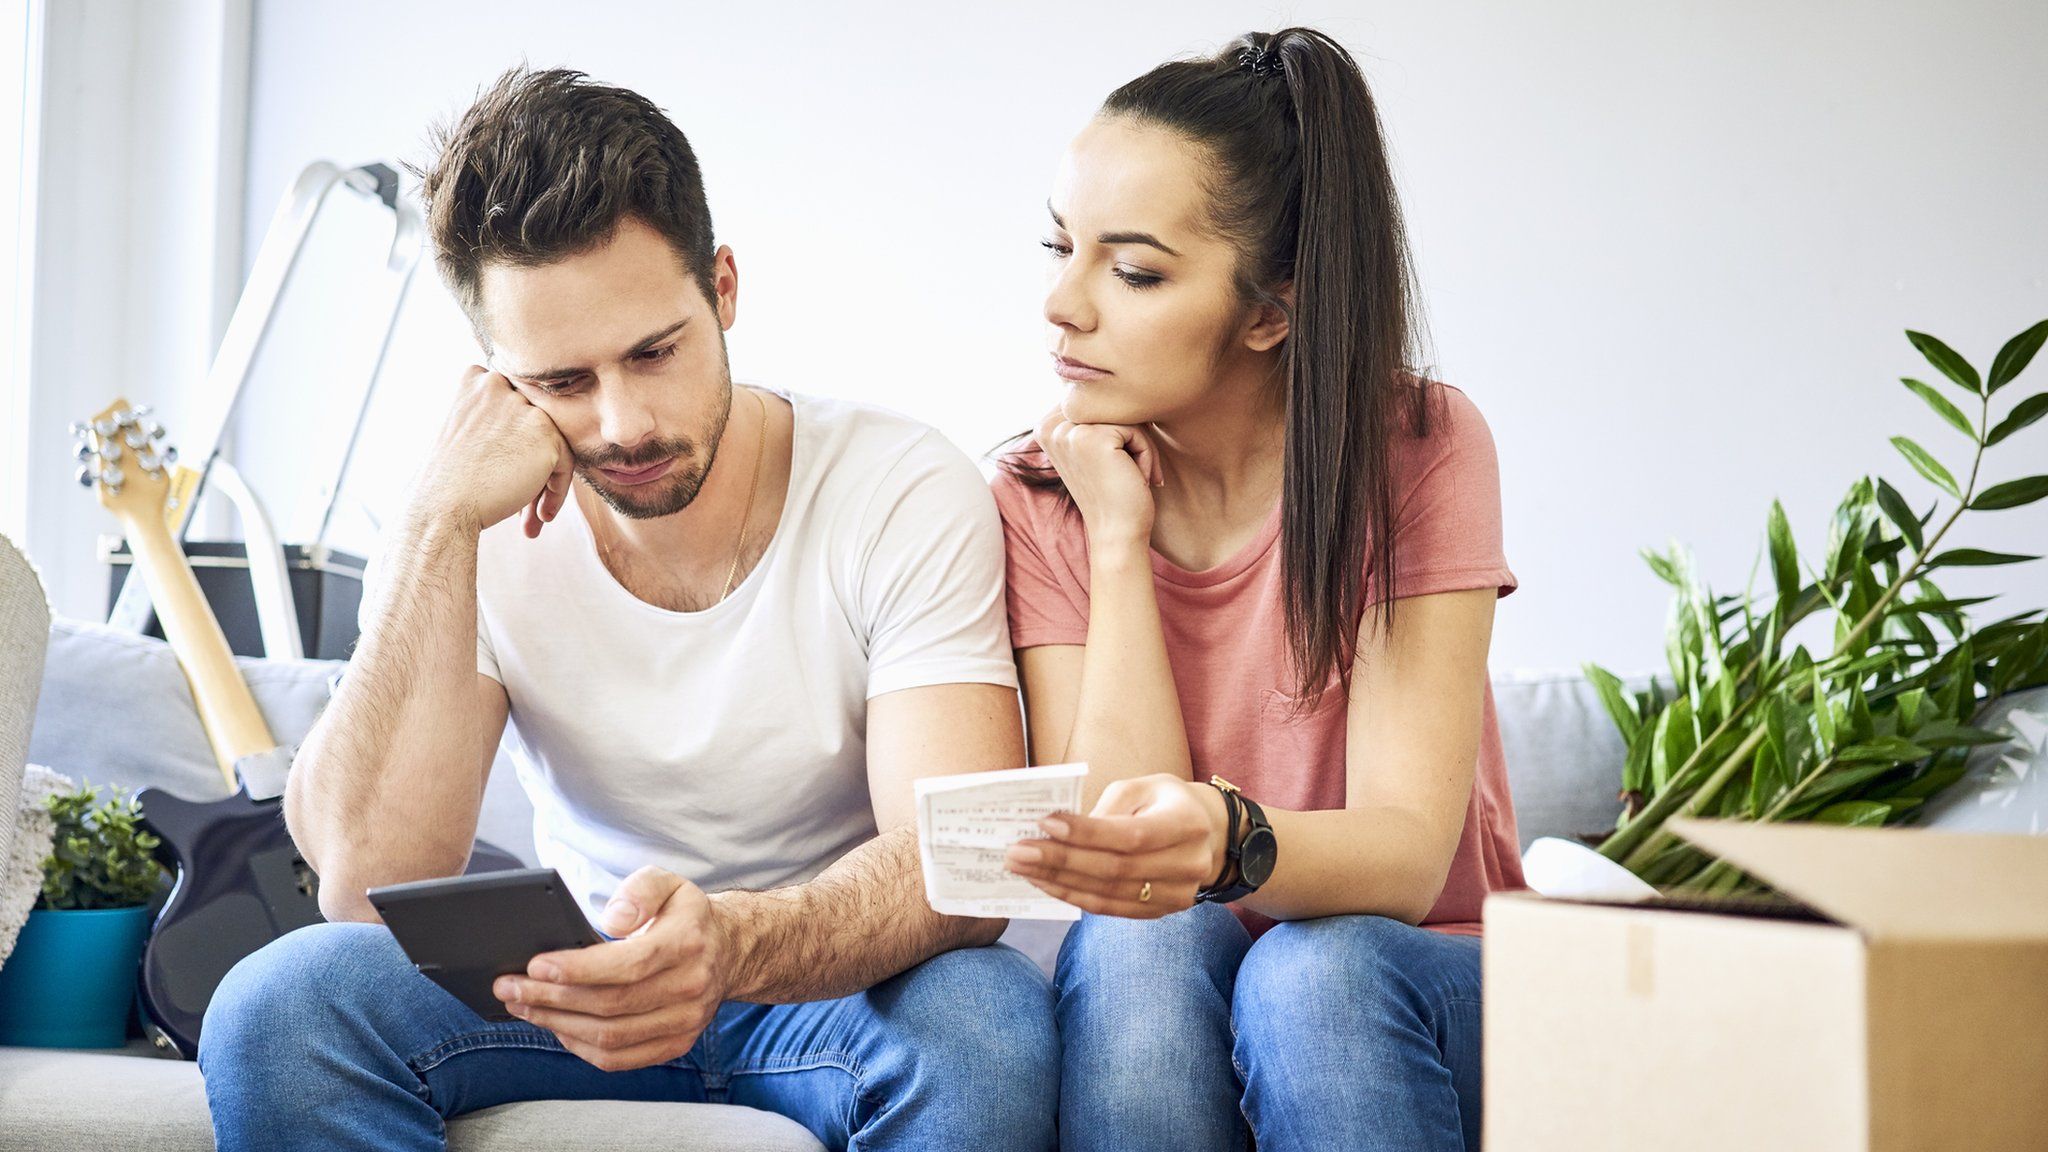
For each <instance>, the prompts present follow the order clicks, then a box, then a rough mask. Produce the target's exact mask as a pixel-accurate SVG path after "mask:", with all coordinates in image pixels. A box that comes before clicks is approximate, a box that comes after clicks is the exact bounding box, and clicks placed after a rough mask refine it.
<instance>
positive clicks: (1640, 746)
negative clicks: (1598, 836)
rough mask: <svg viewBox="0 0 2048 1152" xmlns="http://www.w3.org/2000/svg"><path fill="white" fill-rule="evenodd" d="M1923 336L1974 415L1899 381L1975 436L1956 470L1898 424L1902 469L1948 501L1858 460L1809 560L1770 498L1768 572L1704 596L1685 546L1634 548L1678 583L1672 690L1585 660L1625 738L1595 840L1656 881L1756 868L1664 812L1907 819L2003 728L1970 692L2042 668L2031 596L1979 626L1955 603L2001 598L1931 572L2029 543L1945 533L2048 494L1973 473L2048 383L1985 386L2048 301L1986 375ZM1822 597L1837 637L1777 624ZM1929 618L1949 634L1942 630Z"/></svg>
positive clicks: (2021, 362) (2047, 669) (1715, 881)
mask: <svg viewBox="0 0 2048 1152" xmlns="http://www.w3.org/2000/svg"><path fill="white" fill-rule="evenodd" d="M1906 337H1907V339H1908V340H1910V341H1911V342H1912V344H1913V346H1914V347H1915V348H1917V349H1918V350H1919V351H1920V353H1921V355H1923V356H1924V357H1926V359H1927V360H1928V362H1929V363H1930V364H1932V365H1933V366H1934V368H1935V369H1936V370H1937V371H1939V373H1940V374H1941V376H1942V377H1943V378H1944V379H1945V380H1946V382H1947V383H1948V384H1950V385H1953V386H1954V387H1955V389H1957V390H1959V391H1960V392H1962V393H1964V394H1966V395H1967V396H1968V397H1969V399H1970V400H1971V401H1974V402H1975V403H1974V408H1975V413H1974V415H1972V414H1970V413H1966V412H1965V411H1964V409H1963V408H1961V407H1958V406H1957V404H1956V403H1955V402H1954V401H1952V400H1951V399H1950V398H1949V397H1948V396H1947V395H1944V394H1943V392H1942V391H1941V390H1940V389H1937V388H1934V387H1932V386H1931V385H1928V384H1926V383H1924V382H1922V381H1920V380H1915V379H1910V378H1909V379H1905V380H1903V381H1902V383H1903V384H1904V385H1905V387H1906V388H1907V389H1908V390H1910V391H1911V392H1912V393H1913V394H1914V395H1916V396H1918V397H1920V399H1921V400H1923V401H1925V402H1926V404H1927V406H1928V407H1929V408H1930V409H1932V410H1933V411H1934V413H1935V414H1936V415H1938V416H1939V417H1940V418H1941V419H1942V420H1943V422H1945V423H1946V424H1948V425H1949V426H1951V427H1952V428H1954V429H1955V430H1956V431H1957V432H1959V433H1961V434H1962V435H1963V436H1965V437H1968V438H1969V440H1970V443H1971V445H1972V449H1973V451H1972V454H1971V456H1970V460H1969V468H1968V472H1967V477H1968V478H1967V479H1966V480H1964V481H1962V482H1961V483H1958V482H1957V480H1956V478H1955V476H1956V473H1954V472H1951V471H1950V470H1949V469H1948V468H1947V467H1945V466H1944V465H1943V464H1942V463H1941V461H1940V460H1939V459H1937V458H1936V456H1935V454H1934V453H1932V452H1929V451H1927V450H1926V449H1925V448H1922V447H1921V446H1920V445H1919V444H1918V443H1916V442H1915V441H1913V440H1911V439H1909V438H1907V437H1904V436H1894V437H1892V444H1893V446H1894V447H1896V448H1897V449H1898V451H1899V453H1900V455H1902V456H1903V457H1905V459H1906V462H1907V463H1908V464H1910V465H1911V466H1912V468H1913V470H1914V471H1915V472H1917V473H1919V474H1920V475H1921V476H1922V477H1924V478H1925V479H1926V480H1927V481H1928V482H1929V483H1930V484H1933V485H1934V486H1935V487H1936V488H1938V489H1940V490H1941V492H1943V493H1945V494H1946V495H1947V496H1948V497H1949V498H1951V499H1952V500H1953V501H1954V502H1955V507H1954V509H1953V510H1952V511H1951V512H1949V514H1948V516H1947V517H1946V519H1944V520H1942V521H1941V524H1940V526H1939V527H1937V528H1933V529H1932V530H1931V531H1930V525H1931V524H1932V523H1933V521H1934V518H1935V515H1936V514H1937V513H1938V512H1939V511H1940V510H1941V507H1942V501H1941V500H1940V499H1939V498H1937V499H1936V501H1935V503H1934V505H1933V506H1932V507H1930V508H1929V509H1928V511H1926V512H1924V513H1920V514H1915V513H1914V511H1913V509H1912V507H1911V506H1910V505H1908V504H1907V502H1906V500H1905V498H1904V497H1903V496H1901V495H1900V494H1899V492H1898V490H1897V489H1895V488H1893V487H1892V485H1891V484H1889V483H1887V482H1886V481H1884V480H1883V479H1875V480H1873V479H1872V478H1871V477H1869V476H1864V477H1862V478H1860V479H1858V480H1857V481H1856V483H1855V484H1853V485H1851V486H1850V488H1849V492H1848V494H1847V495H1846V496H1844V497H1843V499H1842V501H1841V503H1840V505H1839V506H1838V507H1837V508H1836V509H1835V514H1834V520H1833V523H1832V525H1831V527H1830V530H1829V535H1828V545H1827V551H1826V552H1825V553H1824V554H1822V555H1821V556H1820V557H1818V558H1817V561H1816V562H1814V563H1807V562H1803V561H1802V559H1801V557H1800V555H1799V552H1798V549H1797V548H1796V546H1795V544H1794V540H1793V535H1792V529H1791V526H1790V524H1789V523H1788V521H1787V519H1786V516H1785V509H1784V508H1783V506H1782V505H1780V504H1779V503H1778V502H1776V501H1773V502H1772V503H1771V511H1770V516H1769V520H1768V523H1767V526H1766V531H1765V543H1764V547H1763V548H1762V549H1761V550H1760V551H1759V554H1758V561H1757V563H1758V565H1759V566H1761V565H1762V563H1763V562H1764V559H1765V558H1766V557H1768V559H1769V563H1770V573H1771V582H1772V588H1771V590H1770V591H1768V592H1765V593H1762V594H1758V593H1757V592H1756V591H1755V582H1756V571H1755V569H1754V568H1753V569H1752V571H1751V576H1750V588H1749V589H1747V590H1745V592H1744V593H1743V594H1742V595H1725V596H1716V595H1714V594H1713V591H1712V589H1711V588H1709V587H1708V586H1707V584H1706V583H1705V581H1703V580H1702V579H1701V578H1700V577H1699V574H1698V572H1697V571H1696V569H1695V566H1694V564H1693V559H1692V556H1691V554H1690V553H1689V552H1688V551H1687V550H1686V549H1685V548H1683V547H1682V546H1680V545H1678V544H1677V543H1676V542H1674V543H1673V544H1672V546H1671V548H1670V550H1669V551H1668V552H1665V553H1658V552H1655V551H1652V550H1649V549H1645V550H1643V553H1642V555H1643V558H1644V559H1645V560H1646V561H1648V563H1649V565H1650V568H1651V570H1652V571H1654V572H1655V573H1656V574H1657V576H1658V577H1659V578H1661V579H1662V580H1664V581H1665V582H1666V583H1668V584H1670V585H1671V586H1672V588H1673V589H1674V590H1675V593H1676V594H1675V595H1674V596H1673V598H1672V604H1671V613H1670V617H1669V622H1668V626H1667V637H1666V645H1665V649H1666V658H1667V661H1668V663H1669V665H1670V669H1671V685H1670V689H1669V691H1668V692H1667V691H1666V689H1665V687H1664V686H1663V685H1662V684H1660V683H1659V682H1658V680H1657V678H1654V677H1653V678H1652V679H1651V681H1650V685H1649V688H1648V690H1647V691H1644V692H1637V693H1630V692H1628V691H1626V690H1625V689H1624V687H1623V685H1622V683H1621V681H1620V679H1619V678H1617V677H1616V676H1615V675H1614V674H1613V673H1611V672H1608V671H1607V670H1606V669H1604V668H1601V667H1599V666H1597V665H1594V664H1587V665H1586V666H1585V671H1586V675H1587V676H1588V677H1589V678H1590V679H1591V681H1592V682H1593V684H1594V685H1595V687H1596V688H1597V689H1598V691H1599V693H1600V696H1601V699H1602V701H1603V702H1604V703H1605V705H1606V708H1607V711H1608V713H1609V714H1610V715H1611V716H1612V717H1613V719H1614V723H1615V725H1616V726H1617V727H1618V728H1619V729H1620V731H1621V735H1622V737H1623V739H1624V740H1625V741H1626V743H1627V745H1628V756H1627V759H1626V761H1625V762H1624V768H1623V771H1622V793H1621V800H1622V806H1623V810H1622V813H1621V816H1620V819H1619V820H1618V821H1617V822H1616V825H1615V828H1614V830H1613V831H1612V832H1611V833H1609V834H1608V835H1607V836H1606V837H1605V838H1604V839H1602V840H1601V841H1600V843H1599V850H1600V852H1601V853H1602V854H1603V855H1606V856H1607V857H1609V858H1610V859H1613V860H1615V861H1617V862H1619V863H1621V864H1623V865H1624V866H1626V867H1627V868H1629V869H1630V870H1631V871H1633V872H1634V873H1636V874H1637V875H1638V876H1640V877H1642V878H1643V879H1644V880H1646V881H1648V882H1649V883H1651V884H1653V885H1655V886H1657V887H1660V888H1665V889H1671V888H1684V889H1688V890H1693V891H1705V892H1712V893H1737V892H1740V893H1748V892H1754V891H1759V890H1761V889H1762V888H1763V886H1762V885H1761V884H1760V883H1758V882H1757V881H1755V880H1754V879H1752V878H1750V877H1747V876H1745V875H1744V874H1742V873H1741V872H1740V871H1739V870H1737V869H1735V868H1733V867H1731V866H1729V865H1727V864H1725V863H1722V862H1720V861H1717V860H1715V859H1714V858H1713V857H1711V856H1709V855H1707V854H1705V853H1703V852H1701V851H1699V850H1698V849H1696V848H1693V847H1692V846H1690V845H1688V844H1685V843H1683V842H1681V841H1680V840H1678V838H1677V836H1676V835H1675V834H1674V833H1672V832H1671V831H1669V830H1668V829H1667V828H1666V827H1665V822H1666V821H1667V820H1669V819H1670V818H1671V817H1673V816H1697V817H1719V818H1728V819H1746V820H1812V821H1820V822H1824V823H1837V824H1859V825H1876V824H1890V823H1896V822H1900V821H1903V820H1905V819H1907V818H1909V817H1910V816H1911V815H1912V814H1913V812H1914V810H1915V809H1916V808H1918V807H1919V806H1920V805H1922V804H1924V803H1925V802H1926V801H1927V800H1928V799H1929V798H1930V797H1932V796H1934V795H1935V794H1936V793H1938V792H1940V791H1941V790H1942V789H1943V788H1946V787H1948V786H1949V785H1951V784H1953V783H1955V782H1956V781H1957V780H1958V779H1960V778H1961V777H1962V775H1963V773H1964V770H1965V762H1966V760H1967V759H1968V757H1969V754H1970V751H1971V749H1972V748H1973V747H1975V746H1977V745H1986V744H2003V743H2005V742H2007V740H2008V739H2009V737H2007V736H2006V735H2004V734H2002V733H1998V732H1993V731H1988V730H1986V729H1983V728H1979V727H1976V726H1974V724H1973V721H1974V720H1975V719H1976V718H1977V716H1978V712H1979V710H1980V708H1981V707H1982V706H1983V705H1984V704H1985V703H1987V702H1988V701H1990V700H1992V699H1994V698H1996V697H1998V696H2000V695H2003V694H2005V693H2008V692H2014V691H2018V690H2021V689H2024V688H2031V687H2034V686H2037V685H2040V684H2044V683H2048V622H2044V621H2038V620H2034V619H2033V617H2036V616H2039V615H2041V612H2040V610H2038V609H2036V610H2033V611H2028V612H2022V613H2019V614H2018V615H2015V616H2008V617H2005V618H2004V619H2001V620H1997V621H1995V622H1993V623H1991V624H1987V625H1985V626H1983V627H1981V628H1974V627H1972V625H1971V623H1970V620H1969V618H1968V617H1967V616H1966V614H1965V611H1964V610H1965V609H1967V608H1971V607H1973V606H1975V605H1978V604H1981V603H1984V602H1986V601H1989V600H1992V599H1995V597H1991V596H1977V597H1967V598H1962V599H1956V598H1951V597H1949V596H1947V595H1946V594H1944V593H1943V592H1942V590H1941V589H1940V588H1939V587H1938V586H1937V585H1936V584H1935V583H1934V581H1933V579H1932V578H1931V577H1932V576H1933V574H1934V573H1935V572H1937V571H1939V570H1942V569H1947V568H1964V567H1984V566H1990V565H2004V564H2019V563H2024V562H2026V561H2030V560H2037V559H2040V557H2038V556H2030V555H2022V554H2017V553H2006V552H1990V551H1985V550H1982V549H1977V548H1952V549H1949V550H1946V551H1941V550H1938V546H1939V545H1940V543H1941V541H1942V539H1943V538H1944V537H1945V536H1947V535H1948V532H1949V529H1950V528H1952V527H1954V525H1955V523H1956V521H1957V520H1958V519H1959V518H1960V517H1961V516H1962V514H1963V513H1964V512H1966V511H1971V512H1989V511H1997V510H2000V509H2007V508H2018V507H2021V506H2022V505H2026V504H2031V503H2033V502H2034V501H2036V500H2039V499H2041V498H2042V497H2044V496H2048V475H2041V476H2028V477H2025V478H2023V479H2019V480H2012V481H2008V482H2006V483H2003V484H1994V485H1991V486H1990V487H1987V488H1984V489H1983V490H1982V491H1979V490H1978V487H1977V484H1978V474H1979V470H1980V466H1981V465H1982V463H1983V460H1984V455H1985V453H1986V451H1987V450H1988V449H1990V448H1992V447H1994V446H1996V445H1998V444H1999V443H2001V442H2003V441H2005V440H2007V439H2009V438H2010V437H2011V436H2012V435H2013V434H2014V433H2016V432H2019V431H2020V430H2021V429H2024V428H2026V427H2027V426H2028V425H2030V424H2033V423H2034V422H2035V421H2037V420H2039V419H2041V417H2042V416H2043V415H2048V392H2043V393H2037V394H2035V395H2032V396H2029V397H2027V398H2025V399H2023V400H2021V401H2019V402H2018V403H2017V404H2016V405H2014V406H2013V407H2012V408H2011V409H2010V410H2009V411H2008V413H2007V414H2006V415H2005V417H2004V418H2003V419H2001V420H1999V421H1998V422H1997V423H1995V424H1994V423H1993V422H1992V419H1991V406H1992V401H1993V399H1994V398H1995V397H1997V396H1998V393H1999V391H2000V389H2002V388H2004V387H2005V386H2006V385H2007V384H2010V383H2011V382H2012V381H2013V380H2014V379H2015V378H2016V377H2018V376H2019V374H2020V372H2021V371H2022V370H2023V369H2025V368H2026V366H2027V364H2028V362H2029V361H2031V360H2032V359H2033V357H2034V353H2035V352H2037V351H2039V350H2040V348H2041V345H2042V343H2043V341H2044V340H2048V320H2044V321H2042V322H2041V323H2039V324H2036V325H2034V326H2033V327H2031V328H2028V329H2027V330H2026V331H2024V332H2022V333H2020V334H2019V335H2017V336H2015V337H2013V338H2012V339H2011V340H2009V341H2007V342H2006V343H2005V345H2004V347H2002V348H2000V349H1999V351H1998V355H1997V356H1996V357H1995V358H1994V359H1993V360H1992V363H1991V369H1990V372H1989V373H1988V374H1985V375H1979V373H1978V372H1977V370H1976V369H1975V368H1974V367H1972V366H1971V365H1970V363H1969V362H1968V361H1966V360H1964V359H1963V357H1961V356H1960V355H1958V354H1957V353H1956V352H1955V351H1954V350H1953V349H1951V348H1950V347H1949V346H1948V345H1947V344H1944V343H1942V342H1941V341H1940V340H1937V339H1935V338H1934V337H1932V336H1929V335H1926V334H1925V333H1921V332H1908V333H1906ZM1818 612H1828V613H1832V615H1833V625H1834V627H1833V632H1832V636H1833V641H1832V647H1831V650H1830V651H1828V652H1827V653H1826V654H1825V655H1823V656H1819V657H1816V656H1814V655H1812V654H1811V653H1809V652H1808V651H1807V650H1806V647H1805V645H1794V646H1793V647H1792V648H1791V650H1790V651H1789V652H1788V651H1786V650H1785V642H1786V636H1787V634H1788V633H1789V632H1790V631H1791V630H1792V629H1793V627H1794V626H1795V625H1798V624H1799V623H1800V622H1801V621H1803V620H1805V619H1807V618H1808V617H1810V616H1812V615H1814V614H1815V613H1818ZM1937 627H1938V628H1939V629H1940V630H1941V632H1942V633H1946V635H1945V636H1944V635H1941V634H1938V633H1937V632H1936V628H1937Z"/></svg>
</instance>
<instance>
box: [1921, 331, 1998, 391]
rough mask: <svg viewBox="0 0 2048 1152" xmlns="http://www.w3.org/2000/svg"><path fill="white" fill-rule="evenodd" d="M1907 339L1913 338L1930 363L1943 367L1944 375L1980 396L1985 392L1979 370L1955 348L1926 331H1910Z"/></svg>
mask: <svg viewBox="0 0 2048 1152" xmlns="http://www.w3.org/2000/svg"><path fill="white" fill-rule="evenodd" d="M1906 339H1908V340H1911V341H1912V342H1913V347H1915V348H1918V349H1919V350H1920V354H1921V355H1922V356H1925V357H1927V362H1928V363H1929V364H1932V365H1934V366H1935V367H1936V368H1939V369H1941V374H1942V375H1943V376H1946V377H1948V378H1949V379H1951V380H1953V381H1955V382H1956V383H1957V384H1960V385H1961V386H1963V387H1965V388H1968V389H1969V390H1970V391H1972V392H1974V393H1976V394H1978V395H1980V396H1981V395H1983V394H1984V382H1983V381H1982V380H1980V379H1978V377H1977V370H1976V369H1975V368H1972V367H1970V362H1969V361H1968V360H1965V359H1963V358H1962V357H1961V356H1959V355H1957V354H1956V350H1955V349H1953V348H1951V347H1949V346H1948V345H1946V344H1944V343H1942V342H1941V341H1940V340H1937V339H1935V338H1934V337H1932V336H1929V335H1928V334H1927V333H1925V332H1912V331H1908V332H1907V333H1906Z"/></svg>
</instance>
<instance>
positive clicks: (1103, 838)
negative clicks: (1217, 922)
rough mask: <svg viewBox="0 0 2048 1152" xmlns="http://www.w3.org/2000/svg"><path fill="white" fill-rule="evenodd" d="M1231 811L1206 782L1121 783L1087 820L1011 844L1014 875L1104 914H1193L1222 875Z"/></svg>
mask: <svg viewBox="0 0 2048 1152" xmlns="http://www.w3.org/2000/svg"><path fill="white" fill-rule="evenodd" d="M1228 819H1229V813H1228V811H1227V810H1226V809H1225V808H1224V806H1223V794H1222V793H1221V792H1218V791H1217V790H1216V789H1214V788H1212V787H1210V786H1209V785H1207V784H1196V783H1193V782H1191V781H1188V780H1183V779H1181V778H1180V777H1178V776H1170V775H1166V774H1163V773H1162V774H1159V775H1155V776H1140V777H1138V778H1136V779H1134V780H1119V781H1117V782H1116V783H1114V784H1111V785H1110V786H1109V787H1108V788H1107V789H1105V790H1104V791H1103V793H1102V799H1100V800H1098V801H1096V802H1095V811H1094V812H1093V813H1091V814H1089V815H1087V816H1073V815H1067V814H1064V813H1063V814H1060V815H1055V816H1048V817H1046V818H1045V819H1044V820H1043V821H1041V822H1040V825H1039V826H1040V827H1042V828H1044V829H1045V832H1046V838H1045V839H1043V840H1023V841H1019V842H1018V843H1016V844H1014V845H1012V846H1011V847H1010V850H1009V853H1008V854H1007V855H1006V856H1005V858H1004V865H1005V866H1006V867H1008V868H1009V870H1010V871H1012V872H1015V873H1016V874H1017V875H1019V876H1022V877H1024V878H1025V879H1026V880H1029V881H1031V883H1032V885H1033V886H1034V887H1036V888H1037V889H1038V890H1039V891H1041V892H1044V893H1046V894H1047V895H1049V896H1056V897H1058V898H1059V899H1061V900H1065V901H1066V902H1067V903H1069V904H1072V905H1074V906H1076V907H1078V908H1080V909H1082V910H1084V911H1088V912H1094V913H1097V914H1099V915H1104V916H1130V917H1135V918H1140V919H1151V918H1155V917H1159V916H1164V915H1167V914H1168V913H1170V912H1179V911H1181V910H1183V909H1185V908H1191V907H1193V906H1194V903H1195V893H1196V891H1197V890H1199V889H1201V888H1202V887H1204V886H1205V885H1207V884H1209V883H1210V882H1212V881H1214V880H1215V879H1216V877H1217V875H1218V874H1219V873H1221V872H1222V871H1223V849H1224V843H1223V841H1224V838H1225V836H1226V835H1227V831H1228V830H1227V824H1228Z"/></svg>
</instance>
